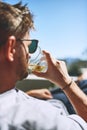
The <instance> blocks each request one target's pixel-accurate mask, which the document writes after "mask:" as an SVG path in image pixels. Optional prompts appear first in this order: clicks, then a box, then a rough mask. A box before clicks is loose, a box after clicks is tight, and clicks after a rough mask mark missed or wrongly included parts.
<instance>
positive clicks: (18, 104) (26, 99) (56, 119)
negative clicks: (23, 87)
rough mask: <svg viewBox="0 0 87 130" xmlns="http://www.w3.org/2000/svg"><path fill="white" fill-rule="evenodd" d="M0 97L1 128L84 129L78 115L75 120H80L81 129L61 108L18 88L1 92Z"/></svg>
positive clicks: (38, 129)
mask: <svg viewBox="0 0 87 130" xmlns="http://www.w3.org/2000/svg"><path fill="white" fill-rule="evenodd" d="M0 99H1V100H0V125H1V126H0V129H1V130H20V129H21V130H64V127H65V126H66V128H67V130H76V129H77V130H86V129H85V127H86V126H85V125H86V123H85V122H84V121H83V120H82V119H80V118H79V117H78V116H76V118H77V119H76V121H77V120H80V122H81V124H82V127H83V129H81V127H80V125H81V124H80V125H79V124H78V123H76V121H74V119H73V117H72V119H71V117H67V115H66V113H64V112H63V110H62V109H61V108H58V107H54V106H53V105H52V104H51V103H49V102H47V101H42V100H38V99H35V98H32V97H30V96H28V95H26V94H25V93H23V92H22V91H20V90H17V89H12V90H10V91H8V92H6V93H3V94H1V95H0ZM77 122H78V121H77ZM83 123H84V124H83Z"/></svg>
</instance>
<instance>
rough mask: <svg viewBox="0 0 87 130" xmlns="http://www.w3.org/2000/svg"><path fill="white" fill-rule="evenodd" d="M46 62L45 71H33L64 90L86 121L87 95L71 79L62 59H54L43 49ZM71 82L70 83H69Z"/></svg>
mask: <svg viewBox="0 0 87 130" xmlns="http://www.w3.org/2000/svg"><path fill="white" fill-rule="evenodd" d="M43 52H44V54H45V56H46V59H47V63H48V70H47V72H45V73H39V72H33V73H34V74H36V75H37V76H40V77H44V78H47V79H48V80H50V81H51V82H53V83H54V84H56V85H57V86H60V88H61V89H63V91H64V92H65V94H66V95H67V97H68V98H69V100H70V101H71V103H72V105H73V106H74V108H75V110H76V112H77V113H78V114H79V115H80V116H81V117H82V118H83V119H84V120H86V121H87V96H86V95H85V94H84V93H83V92H82V90H81V89H80V88H79V87H78V86H77V85H76V83H75V82H74V81H73V82H71V81H72V79H71V77H70V76H69V74H68V72H67V68H66V64H65V62H63V61H60V60H56V59H54V58H53V57H52V56H51V55H50V54H49V53H48V52H46V51H43ZM70 83H71V84H70Z"/></svg>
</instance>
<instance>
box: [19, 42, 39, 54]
mask: <svg viewBox="0 0 87 130" xmlns="http://www.w3.org/2000/svg"><path fill="white" fill-rule="evenodd" d="M17 41H21V42H22V41H31V44H30V45H29V46H28V49H29V53H31V54H33V53H34V52H35V51H36V50H37V47H38V42H39V41H38V40H37V39H17Z"/></svg>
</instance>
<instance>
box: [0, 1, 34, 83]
mask: <svg viewBox="0 0 87 130" xmlns="http://www.w3.org/2000/svg"><path fill="white" fill-rule="evenodd" d="M31 29H33V16H32V14H31V12H30V11H29V9H28V8H27V5H24V6H22V3H18V4H15V5H10V4H6V3H3V2H0V70H3V71H2V73H3V75H6V74H7V75H8V74H11V78H12V77H16V79H18V80H20V79H23V78H25V77H26V76H27V74H28V72H27V65H28V63H27V60H28V51H27V48H28V46H29V45H30V43H29V41H23V42H22V41H21V40H18V39H29V32H30V30H31ZM4 70H5V72H4ZM12 70H13V71H12ZM7 71H8V72H7ZM0 72H1V71H0ZM6 72H7V73H6ZM4 73H5V74H4ZM14 75H16V76H14ZM0 78H1V77H0ZM16 79H15V80H16Z"/></svg>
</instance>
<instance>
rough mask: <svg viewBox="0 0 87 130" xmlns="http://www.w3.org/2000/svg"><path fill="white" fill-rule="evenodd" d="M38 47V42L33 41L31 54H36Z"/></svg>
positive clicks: (30, 49) (30, 47)
mask: <svg viewBox="0 0 87 130" xmlns="http://www.w3.org/2000/svg"><path fill="white" fill-rule="evenodd" d="M37 46H38V40H31V44H30V46H29V53H31V54H32V53H34V52H35V51H36V49H37Z"/></svg>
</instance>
